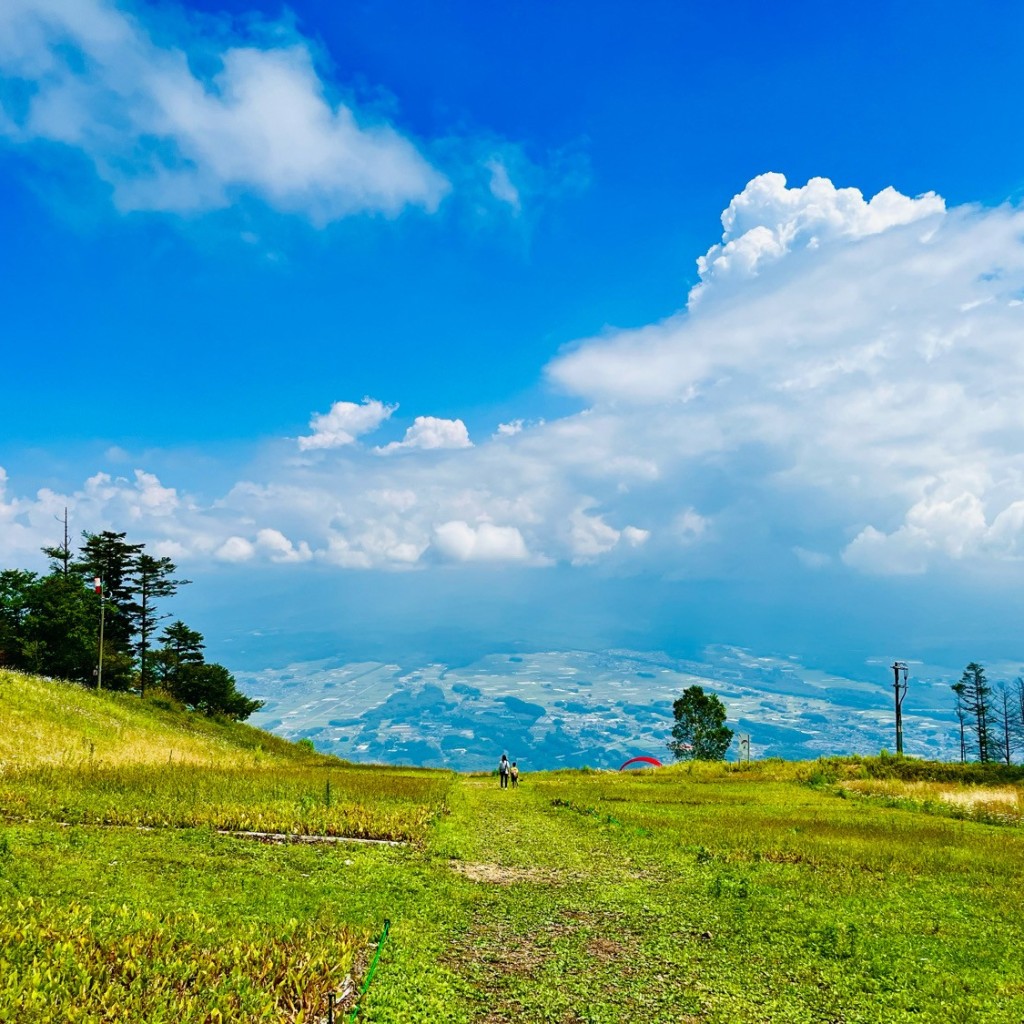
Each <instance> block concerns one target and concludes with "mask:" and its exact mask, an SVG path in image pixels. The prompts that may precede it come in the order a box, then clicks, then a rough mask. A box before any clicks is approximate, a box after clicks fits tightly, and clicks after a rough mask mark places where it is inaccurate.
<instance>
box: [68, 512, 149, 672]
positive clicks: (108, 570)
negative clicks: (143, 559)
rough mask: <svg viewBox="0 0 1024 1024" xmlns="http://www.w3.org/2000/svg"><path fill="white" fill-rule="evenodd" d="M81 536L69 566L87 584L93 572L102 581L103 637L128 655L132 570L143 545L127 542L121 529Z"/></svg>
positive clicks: (133, 611) (131, 630) (132, 612)
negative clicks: (103, 603) (104, 606)
mask: <svg viewBox="0 0 1024 1024" xmlns="http://www.w3.org/2000/svg"><path fill="white" fill-rule="evenodd" d="M82 536H83V538H84V539H85V543H84V544H82V546H81V547H80V548H79V554H80V558H79V559H78V561H77V562H74V563H73V564H72V567H71V568H72V570H73V571H75V572H78V573H81V574H82V576H83V577H84V578H85V580H86V582H87V583H90V584H91V583H92V581H93V579H94V578H95V577H97V576H98V577H99V578H100V579H101V580H102V581H103V591H104V594H105V596H106V601H107V608H106V612H107V623H106V630H105V637H106V640H107V641H108V643H109V645H110V646H111V647H112V648H114V649H115V650H116V651H119V652H120V653H122V654H128V655H130V654H131V651H132V636H133V634H134V621H135V618H136V616H137V615H138V611H139V609H138V606H137V605H136V603H135V600H134V589H133V582H132V572H133V570H134V567H135V562H136V560H137V559H138V557H139V555H140V554H141V553H142V550H143V547H144V545H142V544H129V543H128V542H127V541H126V540H125V536H126V535H125V534H124V533H114V532H113V531H111V530H104V531H103V532H102V533H88V532H84V533H83V534H82ZM105 663H106V661H105V660H104V664H105ZM105 676H106V673H105V672H104V677H105Z"/></svg>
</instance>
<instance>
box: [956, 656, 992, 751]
mask: <svg viewBox="0 0 1024 1024" xmlns="http://www.w3.org/2000/svg"><path fill="white" fill-rule="evenodd" d="M953 692H954V693H956V695H957V699H958V701H962V702H963V708H964V714H965V716H966V717H968V718H973V719H974V733H975V738H976V739H977V742H978V760H979V761H981V762H983V763H984V762H986V761H989V760H991V730H992V704H991V696H992V687H991V686H989V685H988V680H987V679H986V678H985V669H984V667H983V666H981V665H979V664H978V663H977V662H974V661H972V662H971V663H970V664H969V665H968V666H967V668H965V669H964V672H963V675H962V676H961V677H960V682H959V683H958V684H956V686H954V687H953Z"/></svg>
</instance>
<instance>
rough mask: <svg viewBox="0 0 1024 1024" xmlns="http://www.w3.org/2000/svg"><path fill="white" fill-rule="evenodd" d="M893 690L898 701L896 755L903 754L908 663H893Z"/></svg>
mask: <svg viewBox="0 0 1024 1024" xmlns="http://www.w3.org/2000/svg"><path fill="white" fill-rule="evenodd" d="M892 679H893V683H892V689H893V694H894V696H895V701H896V753H897V754H902V753H903V698H904V697H906V695H907V663H906V662H905V661H894V662H893V663H892Z"/></svg>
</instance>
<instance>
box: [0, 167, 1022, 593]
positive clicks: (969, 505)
mask: <svg viewBox="0 0 1024 1024" xmlns="http://www.w3.org/2000/svg"><path fill="white" fill-rule="evenodd" d="M1022 238H1024V214H1022V213H1021V211H1020V210H1018V209H1017V208H1016V207H1013V206H1009V205H1007V206H1002V207H998V208H988V209H984V208H980V207H979V208H975V207H962V208H957V209H951V210H947V209H946V208H945V205H944V203H943V202H942V200H941V199H939V198H938V197H936V196H934V195H932V194H928V195H925V196H921V197H917V198H912V197H907V196H903V195H900V194H899V193H898V192H896V191H895V190H893V189H886V190H884V191H883V192H882V193H880V194H879V195H877V196H875V197H874V198H871V199H867V198H865V197H864V196H862V195H861V194H860V193H859V192H857V190H856V189H851V188H838V189H837V188H835V187H834V186H833V185H832V184H831V183H830V182H827V181H825V180H823V179H814V180H812V181H811V182H809V183H808V184H807V185H804V186H802V187H799V188H789V187H788V185H787V184H786V182H785V179H783V178H782V176H781V175H777V174H771V175H763V176H761V177H759V178H757V179H755V180H754V181H752V182H751V183H750V184H749V185H748V186H747V187H746V188H745V189H744V190H743V191H742V192H741V193H740V194H739V195H737V196H736V197H735V198H734V199H733V200H732V202H731V203H730V204H729V207H728V209H727V210H726V212H725V214H724V215H723V236H722V239H721V240H720V241H719V242H716V243H715V244H714V245H713V246H711V248H710V249H709V250H708V252H707V254H706V255H705V256H704V257H702V258H701V259H700V260H699V261H698V271H699V275H700V279H699V283H698V285H697V286H696V288H694V289H692V290H691V292H690V294H689V296H684V295H683V294H682V289H681V296H680V300H681V303H683V305H682V307H681V309H680V310H679V311H678V312H676V313H674V314H672V315H670V316H668V317H666V318H665V319H664V320H662V321H660V322H658V323H653V324H651V325H649V326H647V327H644V328H641V329H634V330H622V331H611V332H607V333H606V334H604V335H602V336H601V337H598V338H592V339H583V340H581V341H578V342H577V343H575V344H574V345H573V346H571V347H570V348H569V349H567V350H566V351H565V352H564V353H562V354H561V355H559V356H558V357H557V358H555V359H554V360H553V361H552V363H551V364H550V365H549V366H548V367H547V371H546V374H547V379H548V380H549V381H551V382H552V383H553V384H555V385H556V386H557V387H559V388H560V389H562V390H564V391H567V392H569V393H571V394H573V395H575V396H577V398H578V400H579V403H580V411H578V412H577V413H575V414H573V415H568V416H563V417H560V418H556V419H550V420H548V421H547V422H534V423H531V424H525V423H524V422H522V421H515V424H514V429H513V428H512V427H510V426H509V425H508V424H506V425H505V426H504V427H502V426H500V425H499V423H498V422H495V423H494V424H492V425H488V427H487V430H486V432H485V433H486V434H489V435H490V436H489V437H487V439H486V440H482V441H478V442H477V443H476V444H475V445H474V444H473V443H472V442H471V440H470V434H469V430H468V428H467V427H466V425H465V423H464V422H463V421H462V420H459V419H441V418H438V417H433V416H430V415H427V414H425V413H424V414H422V415H417V416H416V417H415V418H414V419H413V420H412V422H411V424H409V425H408V426H407V427H406V430H405V433H404V436H403V435H402V433H401V428H397V427H395V425H394V424H393V423H392V422H391V419H390V416H391V413H392V412H393V411H394V409H395V408H396V407H395V406H394V405H388V404H385V402H384V401H383V400H382V399H376V398H372V399H371V398H368V399H365V400H364V401H363V402H362V403H361V404H356V403H353V402H351V401H350V400H348V399H347V398H346V397H345V396H337V395H326V396H325V403H326V402H334V404H333V405H331V406H330V412H328V413H326V414H323V415H320V416H317V417H314V420H313V422H312V423H311V427H312V431H313V432H312V433H311V434H310V435H308V436H307V437H305V438H302V439H300V440H299V441H298V442H296V441H280V442H277V443H275V445H273V446H271V447H270V448H269V449H268V450H266V451H264V452H263V453H262V454H261V456H260V459H259V461H258V469H257V468H251V469H250V470H248V471H246V473H245V474H244V475H242V476H243V478H242V479H239V476H238V475H236V476H235V478H234V480H233V481H232V482H230V483H226V484H225V485H224V486H223V487H222V488H221V489H220V491H219V492H218V493H217V494H214V495H212V496H211V495H205V496H200V495H198V494H195V493H193V489H192V488H191V487H189V485H188V481H185V480H181V479H173V480H167V481H162V480H160V479H157V477H156V476H155V475H154V468H153V467H152V466H146V467H145V471H144V472H143V470H142V469H140V470H139V472H138V473H136V474H134V475H125V476H123V477H117V476H116V475H106V476H94V477H93V478H92V479H91V480H90V481H89V482H88V483H87V484H86V485H84V486H83V487H81V488H79V489H77V490H75V491H73V492H72V493H70V494H68V495H57V494H55V493H54V492H45V493H44V492H40V493H39V494H38V495H37V496H36V498H34V499H33V498H28V497H20V496H8V497H6V498H3V499H2V500H0V522H3V523H4V524H5V525H6V526H7V529H6V530H5V531H4V532H5V536H6V537H8V538H12V539H11V540H8V541H7V542H6V550H5V551H4V552H3V554H5V555H6V556H8V557H9V556H10V554H11V552H12V551H13V550H15V547H13V546H12V545H14V546H16V547H17V549H18V550H24V549H25V548H26V547H27V545H28V544H29V543H47V542H50V538H49V537H48V536H46V537H44V536H42V534H41V533H40V530H41V527H42V526H48V525H50V523H51V522H52V517H53V513H54V511H55V509H56V508H57V507H58V506H59V505H60V504H61V503H63V502H64V501H65V500H67V501H68V502H69V503H70V504H71V505H73V506H77V507H78V509H79V513H78V514H79V515H80V517H82V518H86V517H87V516H88V517H91V518H88V525H89V527H90V528H101V527H102V526H103V525H106V523H107V522H110V523H111V524H112V525H119V524H123V523H125V522H129V521H132V522H134V523H136V524H137V525H138V526H139V527H140V528H144V529H148V530H149V532H150V534H151V536H152V538H153V540H154V541H155V542H158V543H160V544H162V545H164V548H163V550H166V551H168V552H173V553H175V554H177V555H178V556H179V557H183V558H184V557H195V558H218V559H222V560H228V561H236V562H256V561H264V562H289V563H294V562H302V561H320V562H322V563H324V564H327V565H331V566H336V567H339V568H343V569H355V568H374V567H389V568H395V569H409V568H414V567H417V566H423V565H428V564H434V563H439V562H447V563H451V564H456V565H462V564H467V563H473V564H481V563H482V564H488V565H492V566H500V565H506V564H520V565H531V566H537V567H543V566H546V565H550V564H553V563H563V564H572V565H587V564H593V563H601V564H614V565H622V566H626V567H638V566H642V567H646V568H648V569H652V570H654V571H657V572H660V573H664V574H672V573H679V572H681V571H685V569H686V567H687V566H690V565H693V564H696V563H697V562H699V564H700V567H701V572H702V573H704V574H707V573H714V572H715V571H720V570H721V567H722V565H723V559H727V558H729V559H732V560H733V562H734V563H735V564H740V565H744V566H750V565H751V564H755V563H757V562H759V561H761V560H764V559H772V558H774V559H776V560H777V559H779V558H785V559H788V561H789V564H791V565H792V568H793V571H794V572H796V571H800V572H803V571H815V570H816V569H818V568H821V567H823V566H828V565H831V566H836V567H840V568H841V569H845V571H848V572H868V573H921V572H926V571H927V570H928V569H929V568H930V567H931V566H933V565H935V564H936V563H939V562H942V563H946V564H949V565H974V564H978V563H982V562H984V563H990V562H993V561H1000V562H1011V563H1012V562H1014V561H1016V560H1017V559H1019V558H1020V557H1021V555H1022V553H1024V539H1022V537H1024V535H1022V528H1024V453H1022V451H1021V438H1022V437H1024V404H1022V403H1021V402H1020V400H1019V395H1020V394H1021V393H1022V391H1024V244H1022V242H1021V239H1022ZM383 397H384V398H392V397H399V398H400V397H401V396H383ZM385 430H392V431H394V430H398V431H399V432H398V433H397V434H396V435H394V439H393V440H390V441H389V440H388V439H387V438H386V437H384V438H381V439H380V440H379V443H376V444H371V443H369V442H367V441H365V440H364V439H365V438H366V437H368V436H369V435H370V434H374V440H375V441H377V440H378V434H379V433H380V432H381V431H385ZM481 436H484V433H482V434H481ZM382 454H391V455H392V456H394V455H396V454H399V455H400V457H382ZM229 470H230V468H229ZM240 475H241V474H240ZM12 490H13V485H12V484H10V483H9V484H8V485H7V493H8V495H10V494H11V492H12ZM126 516H129V517H134V519H133V520H129V519H126V518H125V517H126Z"/></svg>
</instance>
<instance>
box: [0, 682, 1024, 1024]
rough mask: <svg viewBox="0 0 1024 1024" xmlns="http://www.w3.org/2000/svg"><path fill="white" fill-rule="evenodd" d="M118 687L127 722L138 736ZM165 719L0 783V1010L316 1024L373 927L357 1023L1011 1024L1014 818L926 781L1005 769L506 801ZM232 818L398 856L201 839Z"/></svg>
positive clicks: (354, 973) (815, 766) (712, 783)
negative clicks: (134, 757) (181, 752)
mask: <svg viewBox="0 0 1024 1024" xmlns="http://www.w3.org/2000/svg"><path fill="white" fill-rule="evenodd" d="M39 685H40V686H45V685H48V684H39ZM55 692H56V693H57V694H59V695H60V696H61V699H62V700H63V699H64V696H65V694H64V691H61V690H58V691H55ZM86 696H87V697H90V698H93V696H94V695H86ZM35 699H37V700H40V701H43V702H44V703H45V694H42V695H38V694H37V696H36V698H35ZM103 699H104V700H106V698H103ZM121 700H122V701H124V702H125V703H124V704H123V706H122V705H121V704H120V703H118V702H116V701H114V707H115V708H119V709H120V710H119V711H118V713H123V714H124V715H125V716H126V717H124V718H123V719H121V720H120V728H121V730H122V736H128V734H130V733H132V732H133V730H134V731H138V730H141V729H142V728H143V725H139V724H138V723H135V722H134V719H133V717H132V714H131V712H132V711H133V708H132V706H131V704H130V699H129V698H122V699H121ZM136 704H138V702H136ZM89 707H90V705H88V703H86V704H85V705H81V706H79V707H77V708H76V710H74V714H75V715H81V714H83V711H82V708H85V710H86V711H88V710H89ZM65 713H66V712H64V711H58V710H56V709H51V711H50V712H49V714H50V715H51V716H52V717H53V718H55V719H57V718H60V716H61V715H62V714H65ZM165 713H166V712H165V711H162V710H161V709H156V711H153V710H151V709H142V711H141V712H140V714H141V715H142V717H143V719H144V723H143V724H144V727H145V729H156V728H159V729H162V730H170V732H165V733H164V734H163V735H164V740H165V748H164V749H165V757H164V759H163V761H162V762H158V761H157V760H156V759H155V758H153V757H144V758H142V759H141V762H140V763H135V764H133V763H131V762H130V760H129V758H128V757H127V754H126V753H125V752H126V751H130V750H133V749H134V750H137V749H138V746H137V744H138V742H140V741H139V740H138V739H137V738H136V739H131V738H129V740H128V741H126V742H124V743H122V744H121V746H120V747H119V748H116V749H117V750H120V751H121V753H119V754H117V755H116V756H111V757H110V758H104V759H99V758H96V757H95V755H94V758H93V760H92V761H91V762H90V759H88V758H86V759H85V760H84V761H83V760H81V759H79V760H78V761H76V762H75V764H74V766H73V767H69V762H68V761H67V760H65V761H64V762H59V761H58V762H57V763H52V762H51V763H49V764H46V763H41V762H45V761H46V760H47V759H46V758H38V757H35V756H28V757H26V759H25V761H26V763H21V764H11V763H10V762H8V764H7V766H6V767H5V768H4V769H3V770H2V771H0V813H2V814H3V815H4V821H5V823H4V824H0V1020H11V1021H18V1022H19V1024H20V1022H22V1021H24V1022H26V1024H35V1022H40V1024H41V1022H44V1021H57V1020H60V1021H65V1020H67V1021H77V1022H82V1024H93V1022H95V1024H100V1022H115V1021H116V1022H122V1021H123V1022H125V1024H127V1022H128V1021H154V1022H162V1021H172V1020H173V1021H175V1022H182V1024H191V1022H193V1021H195V1022H212V1021H219V1020H223V1021H292V1022H294V1021H303V1022H306V1024H309V1022H312V1021H318V1022H319V1021H323V1020H325V1019H326V1006H327V995H328V993H329V992H335V993H339V994H340V993H342V992H346V991H348V992H351V991H352V990H354V989H357V988H358V987H359V986H360V985H361V984H362V981H363V979H364V977H365V972H366V970H367V967H368V964H369V962H370V959H371V957H372V955H373V952H374V949H375V946H376V938H377V936H378V935H379V934H380V931H381V927H382V924H383V921H384V919H385V918H388V919H390V920H391V922H392V930H391V933H390V936H389V938H388V940H387V942H386V944H385V945H384V947H383V951H382V955H381V960H380V963H379V966H378V969H377V973H376V976H375V979H374V981H373V984H372V985H371V986H370V988H369V991H368V993H367V995H366V996H365V998H364V999H363V1001H362V1003H361V1006H360V1009H359V1013H358V1015H357V1019H358V1020H362V1021H367V1022H378V1024H383V1022H388V1024H404V1022H430V1024H435V1022H439V1024H443V1022H450V1024H470V1022H479V1024H497V1022H513V1021H514V1022H519V1024H523V1022H525V1024H532V1022H559V1024H580V1022H587V1024H605V1022H607V1024H613V1022H623V1024H625V1022H632V1021H643V1022H645V1024H661V1022H665V1024H668V1022H672V1024H679V1022H701V1024H829V1022H830V1024H854V1022H856V1024H888V1022H894V1024H895V1022H903V1021H921V1022H934V1024H940V1022H941V1024H968V1022H970V1024H974V1022H977V1024H1011V1022H1012V1024H1020V1021H1021V1020H1022V1019H1024V963H1022V958H1021V957H1020V954H1019V950H1020V949H1021V948H1022V946H1024V922H1022V920H1021V915H1020V912H1019V892H1020V888H1021V882H1022V873H1024V831H1022V829H1021V827H1020V825H1019V824H1017V823H1015V822H1014V821H1013V820H1009V819H1007V820H1006V821H1003V822H1002V823H999V824H994V823H988V822H986V821H974V820H966V819H956V818H953V817H950V816H949V815H948V814H946V813H945V811H944V810H943V808H944V806H945V801H943V800H938V799H933V797H934V791H933V788H922V787H936V786H938V787H940V788H941V789H942V791H943V792H951V791H955V792H962V793H966V794H968V795H969V796H970V800H971V801H973V802H977V799H978V794H979V793H981V792H983V791H985V789H986V786H988V785H989V784H990V787H991V789H992V791H993V794H994V793H995V792H996V791H997V790H999V791H1000V792H1003V793H1004V794H1005V792H1006V791H1007V789H1008V788H1009V789H1010V790H1013V791H1015V787H1017V786H1018V784H1019V776H1014V775H1013V773H1012V772H1011V773H1009V775H1007V774H1006V773H1002V774H1001V775H1000V774H998V773H996V772H995V771H994V770H990V769H986V770H985V771H983V772H981V773H980V774H979V773H978V772H976V771H975V770H974V769H969V768H963V769H961V768H959V767H958V766H952V767H950V766H943V767H941V768H940V767H936V768H935V769H934V770H931V771H929V770H926V769H924V768H922V766H921V765H920V763H912V762H905V763H904V762H900V761H899V760H898V759H892V758H888V759H874V760H858V759H843V760H829V761H821V762H813V763H802V764H787V763H784V762H779V761H770V762H765V763H763V764H756V763H755V764H753V765H750V766H745V765H744V766H724V765H692V766H684V765H679V766H674V767H671V768H666V769H660V770H657V771H650V772H646V771H645V772H640V773H636V774H621V775H620V774H615V773H606V772H552V773H537V774H531V775H529V776H527V777H526V778H525V779H524V780H523V784H522V785H521V786H520V788H519V789H518V790H514V791H502V790H501V789H499V787H498V784H497V780H496V779H491V778H490V777H485V776H484V777H481V776H454V775H452V774H450V773H441V772H429V771H422V770H416V769H403V770H388V769H381V768H368V767H356V766H352V765H345V764H343V763H340V762H334V761H331V760H330V759H322V758H321V759H318V758H315V757H312V758H311V757H310V755H308V754H307V753H304V752H301V751H297V752H296V753H295V754H294V755H292V754H290V753H288V752H287V751H283V750H282V751H271V750H270V747H269V746H268V747H265V748H263V745H262V744H261V743H250V745H249V746H245V745H244V744H239V743H237V742H233V741H229V740H228V739H227V738H225V737H224V736H223V735H222V734H218V733H213V734H211V735H210V736H209V737H206V736H205V734H202V735H203V742H207V739H209V741H210V742H211V743H212V748H211V749H213V750H214V755H213V757H212V764H211V757H210V755H209V754H207V760H206V762H205V763H204V762H203V761H202V760H201V759H199V758H198V757H197V758H196V759H195V760H194V761H192V762H191V763H187V764H182V763H178V762H177V761H175V760H171V761H170V763H168V761H167V758H166V749H167V743H168V742H170V741H172V740H173V739H174V737H173V725H172V723H171V721H170V720H169V719H164V718H161V717H160V715H163V714H165ZM44 717H45V716H44ZM2 718H3V712H2V711H0V724H2ZM153 722H155V723H156V724H155V725H154V724H152V723H153ZM62 727H64V728H68V729H69V730H71V731H73V730H72V729H71V727H70V726H68V725H67V724H66V722H65V724H64V725H63V726H62ZM204 727H205V726H204ZM69 735H70V732H69ZM261 748H262V749H261ZM110 749H111V750H115V745H114V744H113V743H112V742H111V747H110ZM218 751H219V752H220V755H222V756H220V755H218V754H217V752H218ZM893 762H896V763H895V765H894V763H893ZM328 776H329V778H330V780H331V800H330V803H328V800H327V793H326V780H327V778H328ZM923 776H925V777H923ZM927 776H930V777H931V778H932V781H928V777H927ZM880 780H881V781H880ZM879 785H884V786H885V787H888V788H887V789H886V790H885V792H884V793H880V791H879V790H878V789H877V787H878V786H879ZM857 787H861V788H857ZM894 787H897V788H898V787H904V788H903V789H899V793H902V794H903V796H899V797H897V796H894V795H893V794H895V793H897V788H894ZM924 792H927V793H928V794H929V799H928V801H924V800H919V801H917V802H915V801H914V799H911V797H910V796H907V794H911V795H913V794H914V793H918V794H920V793H924ZM883 798H884V800H886V801H888V802H887V803H886V802H883ZM982 803H983V801H982ZM933 804H934V807H933V806H932V805H933ZM256 822H261V823H263V824H265V825H267V826H268V828H267V830H273V831H277V830H279V829H281V830H286V831H292V832H297V833H298V832H306V833H310V832H328V833H330V832H333V833H334V834H342V833H345V832H349V833H350V834H351V833H352V832H355V833H359V834H363V835H379V836H384V835H389V836H400V837H402V838H405V839H408V840H410V841H409V842H408V843H407V845H404V846H400V847H382V846H371V845H344V844H332V845H326V844H325V845H315V846H292V845H272V844H264V843H257V842H252V841H250V840H245V839H238V838H234V837H231V836H226V835H221V834H218V833H217V831H216V829H218V828H223V827H231V826H232V825H237V824H252V823H256ZM112 823H116V824H117V825H119V826H121V827H111V824H112ZM126 826H146V827H126ZM269 826H273V828H270V827H269ZM351 1003H352V997H351V996H349V997H348V1000H347V1003H346V1008H347V1009H350V1008H351ZM346 1016H347V1015H346ZM338 1019H339V1020H340V1019H344V1018H342V1017H341V1016H340V1014H339V1018H338Z"/></svg>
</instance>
